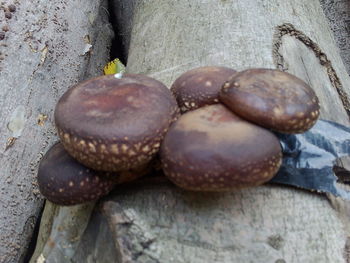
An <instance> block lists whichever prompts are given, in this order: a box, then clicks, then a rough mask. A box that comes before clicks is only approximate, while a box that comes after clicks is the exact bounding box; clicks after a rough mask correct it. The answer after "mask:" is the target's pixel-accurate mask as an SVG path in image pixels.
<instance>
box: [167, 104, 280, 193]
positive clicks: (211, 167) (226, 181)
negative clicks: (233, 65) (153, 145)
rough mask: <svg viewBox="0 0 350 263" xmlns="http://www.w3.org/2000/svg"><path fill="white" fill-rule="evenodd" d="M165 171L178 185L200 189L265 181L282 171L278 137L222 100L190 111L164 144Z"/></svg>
mask: <svg viewBox="0 0 350 263" xmlns="http://www.w3.org/2000/svg"><path fill="white" fill-rule="evenodd" d="M160 155H161V161H162V165H163V170H164V173H165V175H166V176H167V177H169V179H170V180H171V181H172V182H174V183H175V184H176V185H178V186H180V187H182V188H184V189H188V190H195V191H227V190H232V189H236V188H242V187H250V186H257V185H260V184H262V183H264V182H266V181H268V180H270V179H271V178H272V177H273V176H274V175H275V174H276V173H277V171H278V169H279V167H280V164H281V160H282V152H281V147H280V144H279V140H278V139H277V137H276V136H275V135H274V134H273V133H272V132H270V131H268V130H266V129H264V128H261V127H259V126H256V125H254V124H252V123H249V122H247V121H245V120H243V119H241V118H240V117H238V116H237V115H235V114H233V113H232V112H231V111H230V110H228V109H227V108H226V107H224V106H223V105H221V104H215V105H209V106H205V107H203V108H200V109H197V110H194V111H191V112H188V113H185V114H184V115H182V116H181V117H180V118H179V119H178V120H177V121H176V122H175V123H174V124H173V125H172V126H171V127H170V129H169V131H168V133H167V135H166V136H165V138H164V141H163V143H162V146H161V151H160Z"/></svg>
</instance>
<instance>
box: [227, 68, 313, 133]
mask: <svg viewBox="0 0 350 263" xmlns="http://www.w3.org/2000/svg"><path fill="white" fill-rule="evenodd" d="M220 101H221V102H222V103H224V104H225V105H226V106H227V107H228V108H230V109H231V110H232V111H233V112H235V113H236V114H238V115H239V116H241V117H242V118H244V119H247V120H249V121H251V122H254V123H256V124H259V125H260V126H263V127H265V128H268V129H272V130H275V131H279V132H282V133H302V132H305V131H307V130H308V129H310V128H311V127H312V126H313V125H314V124H315V123H316V121H317V118H318V117H319V114H320V106H319V102H318V98H317V96H316V94H315V92H314V91H313V90H312V89H311V88H310V86H309V85H307V84H306V83H305V82H304V81H302V80H301V79H299V78H297V77H295V76H293V75H291V74H288V73H286V72H282V71H278V70H272V69H248V70H245V71H242V72H239V73H237V74H235V75H234V76H233V77H232V78H231V79H230V81H228V82H227V83H225V84H224V86H223V88H222V91H221V93H220Z"/></svg>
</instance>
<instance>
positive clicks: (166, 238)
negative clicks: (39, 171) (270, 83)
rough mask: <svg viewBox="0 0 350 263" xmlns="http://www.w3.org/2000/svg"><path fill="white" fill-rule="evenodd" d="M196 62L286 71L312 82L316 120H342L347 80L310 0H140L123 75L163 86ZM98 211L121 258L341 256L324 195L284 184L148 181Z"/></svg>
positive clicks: (341, 239) (339, 229)
mask: <svg viewBox="0 0 350 263" xmlns="http://www.w3.org/2000/svg"><path fill="white" fill-rule="evenodd" d="M311 18H312V19H311ZM204 65H225V66H231V67H233V68H235V69H237V70H242V69H246V68H248V67H270V68H279V69H281V70H285V71H288V72H290V73H292V74H295V75H297V76H298V77H300V78H302V79H304V80H305V81H307V82H308V83H310V85H311V86H312V87H313V88H314V90H315V91H316V93H317V95H318V96H319V98H320V101H321V105H322V117H323V118H325V119H329V120H333V121H337V122H340V123H343V124H345V125H349V115H348V114H347V111H349V109H350V108H349V93H350V91H349V86H350V80H349V76H348V74H347V73H346V70H345V67H344V64H343V62H342V60H341V58H340V56H339V54H338V49H337V48H336V45H335V42H334V40H333V37H332V32H331V31H330V29H329V27H328V25H327V21H326V18H325V16H324V14H323V12H322V9H321V6H320V3H319V1H317V0H311V1H282V0H269V1H261V0H248V1H230V0H226V1H224V0H222V1H215V2H214V1H204V0H192V1H186V0H180V1H162V2H160V1H146V0H140V1H139V3H138V5H137V6H136V9H135V13H134V20H133V30H132V37H131V45H130V50H129V57H128V64H127V69H128V71H129V72H134V73H143V74H148V75H150V76H153V77H155V78H157V79H159V80H161V81H163V82H164V83H166V84H167V85H170V84H171V83H172V81H173V80H174V79H175V78H176V77H178V76H179V74H181V73H183V72H184V71H186V70H188V69H190V68H193V67H196V66H204ZM104 209H105V210H106V211H108V212H107V213H106V214H107V216H108V219H109V222H110V226H111V228H112V230H113V233H115V240H116V242H117V245H118V246H117V247H119V251H120V252H121V258H122V260H121V261H124V262H132V261H137V262H147V260H150V261H151V262H284V261H285V262H344V261H345V259H344V255H343V254H344V249H345V244H346V236H347V235H348V232H347V231H345V230H344V228H343V226H344V225H343V224H342V221H341V220H340V219H339V217H338V216H337V212H336V211H335V210H333V209H332V208H331V206H330V204H329V202H328V200H327V199H326V198H325V197H323V196H319V195H317V194H310V193H307V192H304V191H299V190H295V189H289V188H286V187H278V186H264V187H259V188H254V189H247V190H242V191H237V192H233V193H227V194H220V195H211V196H208V195H200V194H196V193H187V192H183V191H181V190H178V189H176V188H175V187H172V186H170V185H168V184H165V185H162V184H155V185H152V186H150V187H145V188H139V189H134V190H130V189H129V190H128V191H127V190H125V191H122V192H120V193H115V194H114V196H110V199H109V200H108V201H106V202H105V203H104ZM346 220H347V219H346ZM128 240H131V241H128ZM145 244H146V245H145ZM278 260H280V261H278ZM282 260H284V261H282Z"/></svg>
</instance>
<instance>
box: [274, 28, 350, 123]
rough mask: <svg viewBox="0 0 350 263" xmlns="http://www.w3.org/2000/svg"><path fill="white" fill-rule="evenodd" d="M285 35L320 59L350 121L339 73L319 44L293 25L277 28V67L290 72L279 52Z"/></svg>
mask: <svg viewBox="0 0 350 263" xmlns="http://www.w3.org/2000/svg"><path fill="white" fill-rule="evenodd" d="M285 35H288V36H291V37H294V38H296V39H297V40H299V41H300V42H301V43H303V44H304V45H305V46H307V47H308V48H309V49H310V50H312V51H313V53H314V54H315V56H316V57H317V58H318V60H319V62H320V64H321V65H322V66H324V67H325V68H326V70H327V74H328V77H329V80H330V82H331V84H332V86H333V87H334V88H335V89H336V91H337V93H338V95H339V98H340V100H341V102H342V104H343V107H344V109H345V111H346V113H347V115H348V117H349V119H350V99H349V96H348V95H347V94H346V93H345V91H344V89H343V85H342V84H341V82H340V80H339V77H338V76H337V73H336V71H335V70H334V68H333V66H332V62H331V61H330V60H329V59H328V57H327V55H326V54H325V53H324V52H323V51H322V50H321V48H320V47H319V46H318V44H317V43H315V42H314V41H313V40H312V39H311V38H309V37H308V36H306V35H305V34H304V33H303V32H301V31H299V30H297V29H296V28H295V27H294V26H293V25H292V24H289V23H285V24H282V25H280V26H277V27H276V29H275V33H274V37H273V47H274V48H273V50H272V56H273V60H274V63H275V65H276V67H277V68H278V69H279V70H282V71H287V70H288V68H287V67H286V64H285V60H284V57H283V55H282V54H281V53H280V52H279V49H280V47H281V45H282V37H283V36H285Z"/></svg>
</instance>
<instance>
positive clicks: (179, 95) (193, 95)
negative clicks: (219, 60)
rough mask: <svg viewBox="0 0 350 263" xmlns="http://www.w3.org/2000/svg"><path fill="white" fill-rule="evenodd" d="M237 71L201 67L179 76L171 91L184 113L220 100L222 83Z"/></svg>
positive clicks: (224, 68) (225, 68)
mask: <svg viewBox="0 0 350 263" xmlns="http://www.w3.org/2000/svg"><path fill="white" fill-rule="evenodd" d="M234 73H236V71H235V70H234V69H231V68H227V67H218V66H211V67H199V68H195V69H192V70H189V71H187V72H185V73H184V74H182V75H181V76H180V77H178V78H177V79H176V80H175V82H174V83H173V85H172V86H171V89H170V90H171V91H172V92H173V93H174V95H175V98H176V100H177V103H178V105H179V107H180V110H181V112H182V113H185V112H187V111H190V110H194V109H197V108H200V107H203V106H205V105H210V104H215V103H218V102H219V92H220V90H221V87H222V85H223V84H224V83H225V81H227V80H228V79H229V78H230V77H231V76H232V75H233V74H234Z"/></svg>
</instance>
